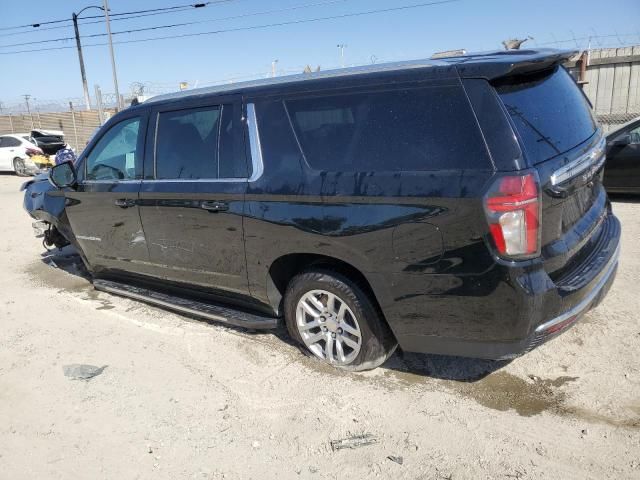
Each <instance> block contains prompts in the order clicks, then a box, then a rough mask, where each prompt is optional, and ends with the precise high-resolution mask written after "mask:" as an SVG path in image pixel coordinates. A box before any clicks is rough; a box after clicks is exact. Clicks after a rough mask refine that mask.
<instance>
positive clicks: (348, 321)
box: [285, 270, 396, 371]
mask: <svg viewBox="0 0 640 480" xmlns="http://www.w3.org/2000/svg"><path fill="white" fill-rule="evenodd" d="M285 321H286V323H287V329H288V330H289V334H290V335H291V336H292V337H293V338H294V339H295V340H296V341H298V342H299V343H300V344H301V346H303V348H304V350H305V351H306V352H307V353H309V354H311V355H313V356H315V357H316V358H318V359H320V360H323V361H324V362H326V363H329V364H330V365H333V366H334V367H337V368H341V369H345V370H355V371H357V370H369V369H373V368H376V367H378V366H379V365H381V364H383V363H384V362H385V361H386V360H387V359H388V358H389V356H391V354H392V353H393V351H394V350H395V348H396V341H395V338H394V337H393V334H392V333H391V331H390V330H389V327H388V326H387V324H386V322H385V321H384V319H382V317H381V315H380V313H379V312H378V310H377V308H376V307H375V306H374V304H373V303H372V301H371V299H370V298H369V297H368V296H367V295H366V294H365V293H364V292H363V290H362V289H361V288H360V287H359V286H358V285H357V284H356V283H355V282H352V281H351V280H349V279H348V278H346V277H344V276H343V275H340V274H338V273H335V272H331V271H328V270H314V271H308V272H304V273H301V274H299V275H296V276H295V277H294V278H293V279H292V280H291V282H290V283H289V286H288V287H287V292H286V294H285Z"/></svg>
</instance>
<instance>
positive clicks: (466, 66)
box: [450, 49, 580, 81]
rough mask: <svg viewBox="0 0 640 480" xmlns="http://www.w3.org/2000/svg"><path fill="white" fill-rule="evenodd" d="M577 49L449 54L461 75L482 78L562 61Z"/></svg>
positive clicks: (531, 70)
mask: <svg viewBox="0 0 640 480" xmlns="http://www.w3.org/2000/svg"><path fill="white" fill-rule="evenodd" d="M578 53H580V52H579V51H577V50H554V49H540V50H504V51H497V52H491V53H483V54H481V55H473V54H470V55H467V56H464V57H457V58H451V59H450V62H451V63H452V64H454V65H455V66H456V69H457V70H458V74H459V75H460V77H461V78H484V79H485V80H489V81H493V80H496V79H498V78H501V77H510V76H513V75H526V74H529V73H534V72H539V71H541V70H546V69H548V68H551V67H553V66H554V65H559V64H562V63H564V62H566V61H568V60H569V59H571V58H572V57H574V56H576V55H577V54H578Z"/></svg>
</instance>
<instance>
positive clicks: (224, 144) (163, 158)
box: [156, 105, 247, 179]
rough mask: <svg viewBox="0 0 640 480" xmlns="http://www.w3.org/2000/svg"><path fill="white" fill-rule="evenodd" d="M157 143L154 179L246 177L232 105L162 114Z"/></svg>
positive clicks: (159, 119)
mask: <svg viewBox="0 0 640 480" xmlns="http://www.w3.org/2000/svg"><path fill="white" fill-rule="evenodd" d="M159 115H160V116H159V118H158V131H157V143H156V178H158V179H215V178H243V177H246V175H247V172H246V162H245V161H244V157H242V156H241V152H240V146H239V145H238V141H237V139H238V136H237V132H236V131H235V129H234V125H233V124H234V120H233V117H234V115H233V105H222V106H211V107H202V108H190V109H185V110H178V111H171V112H161V113H160V114H159Z"/></svg>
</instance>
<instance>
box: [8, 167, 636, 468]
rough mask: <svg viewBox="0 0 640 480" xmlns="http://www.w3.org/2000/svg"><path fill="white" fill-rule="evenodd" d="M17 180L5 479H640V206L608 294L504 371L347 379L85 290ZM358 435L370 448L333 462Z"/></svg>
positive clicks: (396, 368) (452, 365)
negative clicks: (48, 239)
mask: <svg viewBox="0 0 640 480" xmlns="http://www.w3.org/2000/svg"><path fill="white" fill-rule="evenodd" d="M21 181H22V179H19V178H16V177H14V176H11V175H0V205H1V207H0V209H1V212H2V220H3V227H2V239H1V240H0V319H1V322H0V327H1V329H2V330H1V331H0V478H3V479H12V480H14V479H35V478H41V479H44V478H46V479H57V478H60V479H71V478H82V479H84V478H87V479H89V478H90V479H100V478H102V479H147V478H149V479H151V478H153V479H182V478H198V479H222V478H226V479H250V478H252V479H260V480H262V479H288V478H294V479H295V478H308V479H343V478H345V479H347V478H348V479H361V478H371V477H378V478H394V479H485V478H487V479H498V478H504V479H570V478H575V479H605V478H615V479H623V478H636V479H637V478H640V368H639V367H640V355H639V354H638V352H639V349H640V322H639V321H638V311H640V287H639V285H640V241H639V240H638V239H639V238H640V215H639V214H640V199H638V200H633V199H619V201H616V202H615V204H614V209H615V212H616V214H617V215H618V216H619V218H620V219H621V221H622V224H623V241H622V257H621V262H620V268H619V273H618V277H617V280H616V282H615V284H614V285H613V288H612V290H611V292H610V294H609V296H608V297H607V298H606V300H605V301H604V303H603V304H602V305H601V306H600V307H599V308H598V309H597V310H595V311H592V312H591V313H589V314H588V315H587V316H586V317H585V318H584V319H583V320H582V321H581V322H580V323H579V324H578V325H577V326H576V327H574V328H573V329H572V330H570V331H569V332H567V333H566V334H564V335H562V336H560V337H559V338H557V339H555V340H553V341H552V342H550V343H547V344H546V345H543V346H542V347H540V348H538V349H537V350H535V351H533V352H531V353H529V354H527V355H526V356H524V357H522V358H519V359H517V360H515V361H513V362H511V363H508V364H504V363H501V364H495V363H492V362H483V361H473V360H464V359H456V358H445V357H438V356H426V355H411V354H406V355H404V356H401V355H399V354H396V355H394V357H393V358H392V359H391V360H390V361H389V362H387V364H386V365H384V366H383V367H381V368H379V369H377V370H375V371H373V372H367V373H363V374H353V373H348V374H347V373H340V372H337V371H335V370H333V369H331V368H328V367H324V366H322V365H319V364H318V363H316V362H314V361H312V360H311V359H309V358H306V357H305V356H304V355H302V354H301V353H300V352H299V351H298V349H297V348H295V347H294V346H292V345H290V344H288V343H286V341H284V340H285V339H284V336H283V335H282V334H281V333H278V334H273V333H266V334H265V333H263V334H251V333H248V332H245V331H242V330H234V329H228V328H224V327H221V326H218V325H214V324H209V323H206V322H202V321H198V320H194V319H190V318H187V317H184V316H180V315H176V314H172V313H168V312H166V311H163V310H159V309H156V308H153V307H150V306H147V305H144V304H141V303H138V302H135V301H130V300H126V299H123V298H119V297H115V296H112V295H109V294H106V293H98V292H96V291H94V290H93V288H92V287H91V285H90V284H89V282H88V281H87V280H86V279H85V278H82V276H81V275H80V273H81V269H79V268H78V259H77V257H76V256H74V255H73V253H72V252H67V251H63V252H61V253H60V252H57V253H53V252H52V253H47V252H46V251H45V250H44V249H43V247H42V245H41V243H40V241H39V240H38V239H35V238H34V237H33V234H32V231H31V221H30V219H29V218H28V216H27V215H26V213H25V212H24V211H23V210H22V206H21V204H22V194H20V193H19V192H18V188H19V186H20V184H21ZM69 364H91V365H95V366H100V367H101V366H105V365H106V368H105V369H104V371H103V372H102V374H100V375H99V376H96V377H94V378H92V379H91V380H88V381H86V380H72V379H70V378H68V377H66V376H65V375H64V372H63V366H65V365H69ZM359 434H369V435H372V436H373V437H374V438H375V439H376V440H377V443H375V444H373V445H368V446H362V447H360V448H356V449H343V450H337V451H333V450H332V448H331V443H330V442H331V440H337V439H344V438H347V437H350V436H352V435H359ZM389 457H395V461H393V460H392V459H390V458H389ZM397 457H401V459H400V458H397Z"/></svg>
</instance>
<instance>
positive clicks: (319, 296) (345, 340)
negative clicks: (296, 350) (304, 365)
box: [296, 290, 362, 365]
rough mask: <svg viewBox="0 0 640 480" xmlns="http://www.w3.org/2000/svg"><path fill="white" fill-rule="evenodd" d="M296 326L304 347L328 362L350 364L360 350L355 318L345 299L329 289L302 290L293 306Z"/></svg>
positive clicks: (360, 342) (360, 340)
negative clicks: (302, 293)
mask: <svg viewBox="0 0 640 480" xmlns="http://www.w3.org/2000/svg"><path fill="white" fill-rule="evenodd" d="M296 326H297V328H298V332H299V333H300V337H301V338H302V341H303V342H304V344H305V345H306V346H307V348H308V349H309V350H310V351H311V352H312V353H313V354H314V355H315V356H316V357H318V358H321V359H323V360H325V361H327V362H328V363H331V364H334V365H349V364H350V363H351V362H353V360H354V359H355V358H356V357H357V356H358V353H360V348H361V346H362V332H361V331H360V325H359V324H358V319H357V318H356V316H355V315H354V313H353V311H352V310H351V309H350V308H349V306H348V305H347V304H346V302H345V301H344V300H343V299H341V298H340V297H338V296H337V295H335V294H333V293H331V292H328V291H326V290H311V291H309V292H307V293H305V294H304V295H303V296H302V297H301V298H300V300H298V304H297V306H296Z"/></svg>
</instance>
